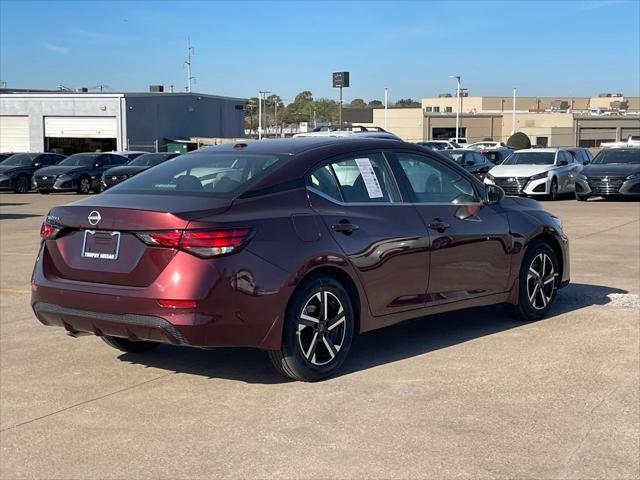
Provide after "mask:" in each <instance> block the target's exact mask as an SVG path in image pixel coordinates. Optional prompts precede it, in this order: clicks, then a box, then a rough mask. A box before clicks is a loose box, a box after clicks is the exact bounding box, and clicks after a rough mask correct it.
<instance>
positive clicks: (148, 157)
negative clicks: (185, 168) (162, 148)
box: [127, 153, 173, 167]
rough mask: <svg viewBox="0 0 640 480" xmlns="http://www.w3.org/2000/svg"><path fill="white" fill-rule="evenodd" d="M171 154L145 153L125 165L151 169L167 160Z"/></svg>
mask: <svg viewBox="0 0 640 480" xmlns="http://www.w3.org/2000/svg"><path fill="white" fill-rule="evenodd" d="M172 155H173V154H171V153H145V154H144V155H140V156H139V157H138V158H136V159H134V160H132V161H130V162H129V163H127V165H128V166H133V167H152V166H154V165H158V164H159V163H162V162H164V161H165V160H169V158H171V156H172Z"/></svg>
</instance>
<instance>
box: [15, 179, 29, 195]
mask: <svg viewBox="0 0 640 480" xmlns="http://www.w3.org/2000/svg"><path fill="white" fill-rule="evenodd" d="M16 191H17V192H18V193H27V192H28V191H29V179H28V178H26V177H20V178H18V185H17V186H16Z"/></svg>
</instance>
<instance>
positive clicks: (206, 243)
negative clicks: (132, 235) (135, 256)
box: [136, 228, 252, 258]
mask: <svg viewBox="0 0 640 480" xmlns="http://www.w3.org/2000/svg"><path fill="white" fill-rule="evenodd" d="M251 231H252V230H251V229H250V228H233V229H224V230H167V231H158V232H138V233H136V235H137V236H138V238H139V239H140V240H142V241H143V242H144V243H146V244H147V245H151V246H154V247H167V248H178V249H180V250H183V251H185V252H189V253H191V254H193V255H196V256H198V257H202V258H210V257H216V256H219V255H227V254H229V253H232V252H234V251H235V250H237V249H238V248H240V247H241V246H243V245H244V244H245V243H246V242H247V241H248V240H249V238H250V236H251Z"/></svg>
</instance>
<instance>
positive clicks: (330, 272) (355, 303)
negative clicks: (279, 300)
mask: <svg viewBox="0 0 640 480" xmlns="http://www.w3.org/2000/svg"><path fill="white" fill-rule="evenodd" d="M319 276H328V277H331V278H333V279H335V280H336V281H338V282H340V284H341V285H342V286H343V287H344V289H345V290H346V291H347V294H348V295H349V299H350V300H351V305H352V307H353V317H354V322H355V325H354V335H357V334H359V333H360V325H361V316H362V302H361V299H360V292H359V290H358V287H357V285H356V283H355V281H354V280H353V278H351V275H349V274H348V273H347V272H345V271H344V270H342V269H341V268H338V267H335V266H330V265H324V266H321V267H317V268H314V269H313V270H311V271H309V272H307V273H306V274H305V275H304V277H302V278H301V279H300V281H299V282H298V284H297V285H296V288H295V289H294V291H293V293H292V294H291V298H293V295H294V294H295V292H297V291H298V289H299V288H301V286H302V285H304V284H305V283H306V282H308V281H309V280H311V279H313V278H314V277H319ZM290 302H291V300H289V303H290ZM289 303H288V304H287V308H288V307H289Z"/></svg>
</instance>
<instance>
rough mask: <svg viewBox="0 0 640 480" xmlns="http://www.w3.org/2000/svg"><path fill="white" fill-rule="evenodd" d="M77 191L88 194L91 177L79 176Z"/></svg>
mask: <svg viewBox="0 0 640 480" xmlns="http://www.w3.org/2000/svg"><path fill="white" fill-rule="evenodd" d="M78 193H79V194H80V195H89V194H90V193H91V179H90V178H89V177H80V180H79V181H78Z"/></svg>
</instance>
